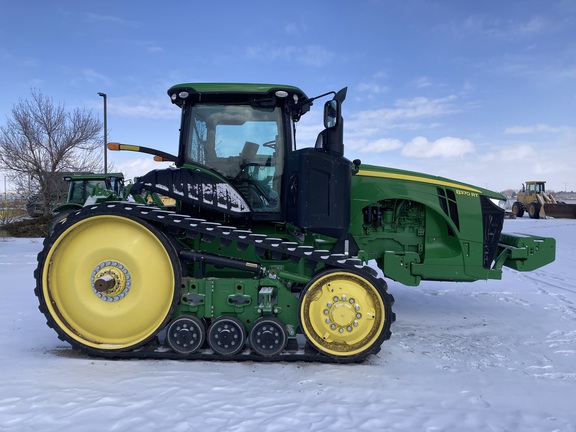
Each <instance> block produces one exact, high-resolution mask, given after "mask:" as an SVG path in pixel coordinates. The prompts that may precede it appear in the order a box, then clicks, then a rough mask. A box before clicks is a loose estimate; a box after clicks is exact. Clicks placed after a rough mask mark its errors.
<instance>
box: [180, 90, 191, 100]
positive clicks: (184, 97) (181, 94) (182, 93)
mask: <svg viewBox="0 0 576 432" xmlns="http://www.w3.org/2000/svg"><path fill="white" fill-rule="evenodd" d="M188 96H190V93H188V92H187V91H181V92H180V93H178V97H179V98H180V99H186V98H187V97H188Z"/></svg>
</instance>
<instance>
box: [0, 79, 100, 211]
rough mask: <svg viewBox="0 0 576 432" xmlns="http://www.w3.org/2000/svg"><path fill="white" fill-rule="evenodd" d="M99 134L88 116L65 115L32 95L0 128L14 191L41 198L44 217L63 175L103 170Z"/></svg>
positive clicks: (1, 161) (1, 160)
mask: <svg viewBox="0 0 576 432" xmlns="http://www.w3.org/2000/svg"><path fill="white" fill-rule="evenodd" d="M101 129H102V123H101V122H100V121H99V120H98V118H97V117H95V116H94V115H93V114H92V112H91V111H87V110H86V109H80V108H76V109H75V110H74V111H72V112H67V111H66V110H65V107H64V106H63V105H61V104H59V105H54V103H53V102H52V100H51V99H50V98H47V97H45V96H44V95H43V94H42V93H41V92H39V91H37V90H34V89H33V90H32V91H31V98H30V99H28V100H20V102H19V103H18V104H17V105H15V106H14V107H13V108H12V118H9V119H7V122H6V125H4V126H0V166H2V167H3V168H4V169H5V170H6V171H7V172H9V173H10V178H11V179H12V181H13V183H14V184H15V185H16V186H17V187H18V188H21V189H24V190H28V191H29V192H35V193H38V194H39V195H40V196H41V200H39V201H41V202H42V204H43V208H44V213H45V214H47V213H49V211H50V205H51V204H50V203H51V201H53V200H54V198H55V195H57V194H58V193H59V192H60V189H61V178H62V175H63V174H64V173H67V172H93V171H96V170H98V167H99V166H101V165H102V163H101V160H102V150H103V148H102V141H101V138H100V136H99V134H100V131H101Z"/></svg>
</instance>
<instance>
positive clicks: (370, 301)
mask: <svg viewBox="0 0 576 432" xmlns="http://www.w3.org/2000/svg"><path fill="white" fill-rule="evenodd" d="M392 302H393V298H392V296H391V295H389V294H387V293H386V283H385V282H384V281H383V280H381V279H375V278H374V277H372V276H370V275H369V274H367V273H364V272H359V271H353V270H329V271H326V272H322V273H320V274H318V275H317V276H316V277H315V278H314V279H312V281H311V282H310V283H309V284H308V285H307V286H306V288H305V289H304V291H303V293H302V297H301V300H300V325H301V327H302V330H303V332H304V335H305V336H306V338H307V340H308V342H309V343H310V344H311V345H312V346H313V347H315V348H316V349H317V350H318V351H320V352H321V353H323V354H325V355H327V356H330V357H332V358H334V359H336V360H342V361H360V360H362V359H364V358H365V357H366V356H368V355H369V354H372V353H376V352H378V350H379V349H380V345H381V344H382V342H383V341H384V340H386V339H388V338H389V337H390V325H391V323H392V321H394V314H393V313H392Z"/></svg>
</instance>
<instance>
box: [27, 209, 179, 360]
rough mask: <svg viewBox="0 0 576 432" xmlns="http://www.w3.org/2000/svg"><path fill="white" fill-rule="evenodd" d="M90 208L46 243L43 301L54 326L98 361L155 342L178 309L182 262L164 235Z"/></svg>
mask: <svg viewBox="0 0 576 432" xmlns="http://www.w3.org/2000/svg"><path fill="white" fill-rule="evenodd" d="M109 211H110V210H108V209H107V208H101V209H96V210H92V209H88V208H85V209H84V210H83V211H80V212H79V213H78V214H77V215H73V216H72V217H70V218H69V220H67V221H66V222H64V224H66V225H63V226H61V227H59V229H58V230H56V233H54V234H52V235H50V236H49V237H48V238H47V239H46V240H45V241H44V249H43V250H42V251H41V252H40V254H39V255H38V261H39V265H38V269H37V270H36V272H35V276H36V283H37V285H36V290H35V292H36V295H37V296H38V299H39V302H40V306H39V307H40V310H41V311H42V312H43V313H44V315H45V316H46V319H47V321H48V325H49V326H50V327H52V328H54V329H55V330H56V332H57V333H58V336H59V337H60V338H61V339H62V340H65V341H67V342H69V343H70V344H71V345H72V346H73V347H74V348H78V349H81V350H83V351H86V352H88V353H90V354H104V355H106V354H111V353H114V352H120V351H129V350H133V349H135V348H137V347H139V346H141V345H144V344H146V343H147V342H149V341H151V340H153V339H154V338H155V337H156V335H157V333H158V332H159V330H160V329H162V328H163V327H164V325H165V324H166V323H167V322H168V320H169V319H170V317H171V315H172V311H173V309H174V307H175V305H176V304H177V302H178V287H179V281H180V277H181V270H180V262H179V260H178V257H177V256H176V252H175V250H174V247H173V246H172V244H171V243H170V241H169V240H168V239H167V238H166V236H165V235H164V234H163V233H162V232H161V231H160V230H159V229H157V228H155V227H154V226H152V225H151V224H148V223H146V222H144V221H143V220H141V219H138V218H128V217H126V216H123V215H117V214H112V213H109Z"/></svg>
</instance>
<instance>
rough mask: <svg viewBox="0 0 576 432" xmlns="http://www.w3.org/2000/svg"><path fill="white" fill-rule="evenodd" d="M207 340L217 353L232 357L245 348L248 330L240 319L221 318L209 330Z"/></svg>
mask: <svg viewBox="0 0 576 432" xmlns="http://www.w3.org/2000/svg"><path fill="white" fill-rule="evenodd" d="M207 338H208V344H209V345H210V348H212V349H213V350H214V352H215V353H217V354H220V355H223V356H232V355H234V354H237V353H239V352H240V351H241V350H242V348H244V344H245V343H246V329H245V328H244V325H243V324H242V322H241V321H240V320H239V319H238V318H235V317H226V316H221V317H219V318H216V319H215V320H214V321H213V322H212V324H211V325H210V327H209V328H208V335H207Z"/></svg>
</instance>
